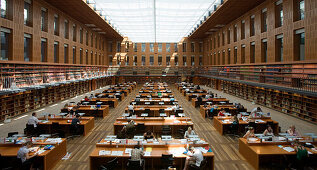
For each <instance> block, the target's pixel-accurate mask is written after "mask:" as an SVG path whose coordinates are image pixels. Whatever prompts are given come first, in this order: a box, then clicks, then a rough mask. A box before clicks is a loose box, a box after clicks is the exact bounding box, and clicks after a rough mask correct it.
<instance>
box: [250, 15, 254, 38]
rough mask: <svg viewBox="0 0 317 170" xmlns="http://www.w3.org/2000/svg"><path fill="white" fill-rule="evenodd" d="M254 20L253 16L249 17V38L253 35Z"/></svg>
mask: <svg viewBox="0 0 317 170" xmlns="http://www.w3.org/2000/svg"><path fill="white" fill-rule="evenodd" d="M254 18H255V16H254V15H252V16H251V17H250V37H251V36H254V34H255V26H254Z"/></svg>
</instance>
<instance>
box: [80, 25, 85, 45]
mask: <svg viewBox="0 0 317 170" xmlns="http://www.w3.org/2000/svg"><path fill="white" fill-rule="evenodd" d="M83 36H84V35H83V29H82V28H80V29H79V42H80V43H83Z"/></svg>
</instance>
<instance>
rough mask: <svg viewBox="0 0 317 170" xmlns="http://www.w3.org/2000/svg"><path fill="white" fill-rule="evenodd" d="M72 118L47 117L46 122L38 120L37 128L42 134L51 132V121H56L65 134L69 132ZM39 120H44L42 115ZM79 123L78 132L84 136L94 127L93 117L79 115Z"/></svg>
mask: <svg viewBox="0 0 317 170" xmlns="http://www.w3.org/2000/svg"><path fill="white" fill-rule="evenodd" d="M72 119H73V118H61V117H56V118H48V121H49V122H47V123H43V122H39V124H38V129H39V131H40V132H42V133H44V134H51V132H52V123H53V122H57V123H59V125H60V126H61V127H62V128H61V129H62V130H63V131H64V132H65V134H71V131H70V129H71V128H70V126H71V122H72ZM39 120H45V119H44V118H43V117H41V118H39ZM79 120H80V124H79V128H80V133H81V134H83V135H84V136H86V135H87V134H88V133H89V132H90V131H91V130H92V129H93V128H94V127H95V119H94V117H81V118H79Z"/></svg>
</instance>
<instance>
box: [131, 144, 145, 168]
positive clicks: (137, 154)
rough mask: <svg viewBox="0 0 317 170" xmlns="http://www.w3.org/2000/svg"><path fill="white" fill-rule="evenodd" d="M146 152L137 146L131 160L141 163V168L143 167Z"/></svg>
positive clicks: (132, 152) (132, 151) (133, 150)
mask: <svg viewBox="0 0 317 170" xmlns="http://www.w3.org/2000/svg"><path fill="white" fill-rule="evenodd" d="M143 155H144V152H143V151H142V150H141V149H140V146H139V145H135V146H134V149H132V150H131V160H132V161H140V166H142V156H143Z"/></svg>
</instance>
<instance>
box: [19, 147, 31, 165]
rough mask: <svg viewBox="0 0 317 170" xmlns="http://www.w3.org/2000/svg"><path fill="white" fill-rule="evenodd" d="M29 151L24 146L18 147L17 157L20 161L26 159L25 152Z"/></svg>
mask: <svg viewBox="0 0 317 170" xmlns="http://www.w3.org/2000/svg"><path fill="white" fill-rule="evenodd" d="M28 153H29V149H28V148H27V147H26V146H23V147H21V148H20V149H19V151H18V154H17V158H19V159H21V161H22V163H23V162H25V161H26V156H25V154H28Z"/></svg>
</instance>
